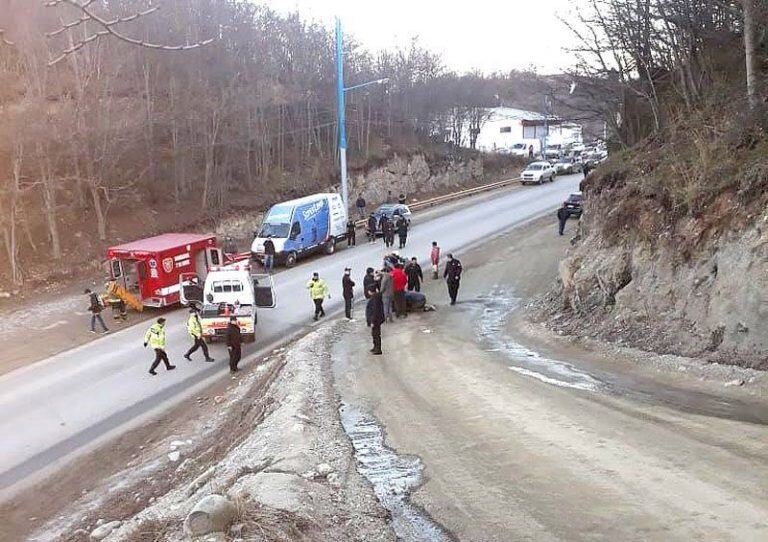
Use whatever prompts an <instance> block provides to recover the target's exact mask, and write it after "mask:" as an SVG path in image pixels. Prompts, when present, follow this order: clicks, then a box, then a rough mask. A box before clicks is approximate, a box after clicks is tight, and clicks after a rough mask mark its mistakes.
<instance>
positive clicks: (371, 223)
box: [366, 213, 377, 243]
mask: <svg viewBox="0 0 768 542" xmlns="http://www.w3.org/2000/svg"><path fill="white" fill-rule="evenodd" d="M376 226H377V224H376V217H375V216H373V213H371V216H369V217H368V228H367V230H366V233H367V234H368V242H369V243H374V242H375V241H376Z"/></svg>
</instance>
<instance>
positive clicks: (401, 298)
mask: <svg viewBox="0 0 768 542" xmlns="http://www.w3.org/2000/svg"><path fill="white" fill-rule="evenodd" d="M391 275H392V300H393V301H394V303H395V316H397V317H398V318H406V317H407V316H408V310H407V307H406V303H405V287H406V286H407V285H408V277H407V276H406V275H405V271H403V264H401V263H398V264H397V265H395V268H394V269H393V270H392V273H391Z"/></svg>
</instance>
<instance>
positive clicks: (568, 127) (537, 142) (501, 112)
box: [462, 107, 582, 153]
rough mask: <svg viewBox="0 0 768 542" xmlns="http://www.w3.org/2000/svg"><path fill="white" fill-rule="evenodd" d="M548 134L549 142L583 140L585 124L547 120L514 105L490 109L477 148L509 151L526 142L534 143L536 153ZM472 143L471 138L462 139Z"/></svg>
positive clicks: (566, 142) (549, 143) (528, 144)
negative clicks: (582, 125) (512, 106)
mask: <svg viewBox="0 0 768 542" xmlns="http://www.w3.org/2000/svg"><path fill="white" fill-rule="evenodd" d="M545 135H546V142H547V145H553V144H569V143H581V141H582V139H581V137H582V136H581V125H579V124H574V123H569V122H564V121H562V120H561V119H559V118H557V117H550V118H549V119H546V118H545V117H544V115H542V114H541V113H536V112H533V111H523V110H522V109H513V108H511V107H495V108H493V109H489V110H488V119H487V120H486V121H485V123H484V124H483V125H482V127H481V128H480V133H479V134H478V136H477V143H476V148H477V150H479V151H482V152H501V153H508V152H512V151H513V147H514V146H515V145H518V148H519V146H520V144H524V145H525V147H526V148H528V147H530V146H533V150H534V152H535V153H538V152H539V151H540V149H541V145H542V142H543V141H544V137H545ZM462 143H463V145H464V146H468V145H469V142H468V141H463V142H462Z"/></svg>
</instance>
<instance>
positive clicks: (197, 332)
mask: <svg viewBox="0 0 768 542" xmlns="http://www.w3.org/2000/svg"><path fill="white" fill-rule="evenodd" d="M187 332H188V333H189V336H190V337H192V340H193V341H195V342H194V344H193V345H192V347H191V348H190V349H189V350H188V351H187V353H186V354H184V358H185V359H187V360H188V361H192V358H191V357H190V356H192V354H194V353H195V352H197V349H198V348H202V349H203V355H204V356H205V361H207V362H212V361H214V359H213V358H212V357H211V356H209V355H208V345H207V344H205V341H204V340H203V324H201V323H200V316H199V315H198V314H197V309H196V308H195V307H191V308H190V309H189V318H188V319H187Z"/></svg>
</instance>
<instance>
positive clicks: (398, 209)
mask: <svg viewBox="0 0 768 542" xmlns="http://www.w3.org/2000/svg"><path fill="white" fill-rule="evenodd" d="M373 216H374V217H376V223H377V224H380V223H381V217H382V216H386V217H387V218H388V219H389V220H393V218H394V220H395V222H397V218H398V217H401V216H402V217H403V218H405V221H406V223H407V224H408V225H409V226H410V225H411V210H410V209H409V208H408V206H407V205H403V204H402V203H385V204H384V205H380V206H379V208H378V209H376V211H374V213H373ZM378 233H379V235H380V234H381V229H380V228H379V231H378Z"/></svg>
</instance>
